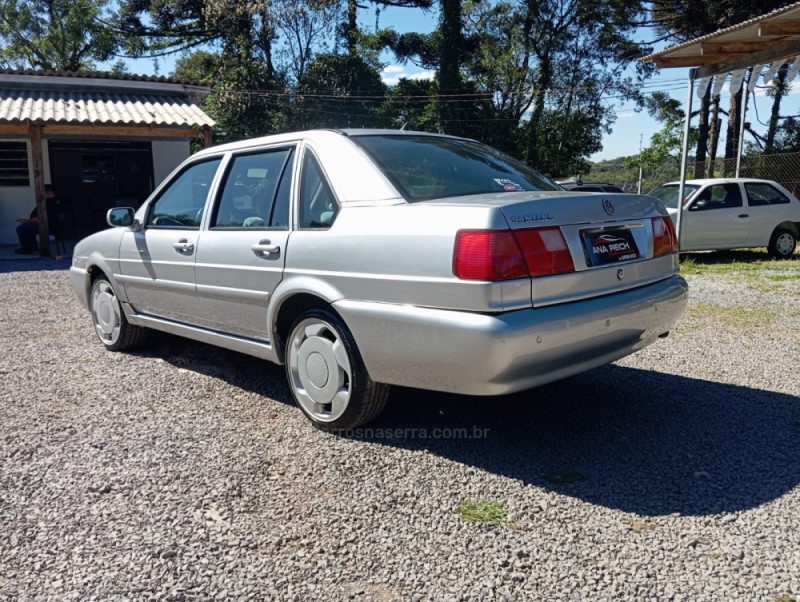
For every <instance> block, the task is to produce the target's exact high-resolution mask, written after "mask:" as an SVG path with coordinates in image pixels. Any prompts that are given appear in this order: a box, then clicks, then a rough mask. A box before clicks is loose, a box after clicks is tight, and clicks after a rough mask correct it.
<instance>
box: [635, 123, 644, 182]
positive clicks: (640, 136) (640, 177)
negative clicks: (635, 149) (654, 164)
mask: <svg viewBox="0 0 800 602" xmlns="http://www.w3.org/2000/svg"><path fill="white" fill-rule="evenodd" d="M642 136H643V134H639V186H638V187H637V189H636V194H642Z"/></svg>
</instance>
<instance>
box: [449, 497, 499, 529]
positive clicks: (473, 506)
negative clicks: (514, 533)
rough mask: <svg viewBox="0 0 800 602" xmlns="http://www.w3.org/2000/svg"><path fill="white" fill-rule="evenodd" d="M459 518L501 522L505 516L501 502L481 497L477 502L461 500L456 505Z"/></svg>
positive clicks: (471, 520) (480, 521)
mask: <svg viewBox="0 0 800 602" xmlns="http://www.w3.org/2000/svg"><path fill="white" fill-rule="evenodd" d="M458 515H459V516H460V517H461V520H464V521H466V522H468V523H493V524H498V523H502V522H503V521H504V520H505V519H506V516H507V513H506V509H505V506H504V505H503V502H498V501H495V500H487V499H481V500H478V501H477V502H471V501H470V500H462V501H461V505H459V507H458Z"/></svg>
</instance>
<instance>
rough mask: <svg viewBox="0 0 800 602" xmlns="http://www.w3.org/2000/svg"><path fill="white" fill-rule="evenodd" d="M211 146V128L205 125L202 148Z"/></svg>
mask: <svg viewBox="0 0 800 602" xmlns="http://www.w3.org/2000/svg"><path fill="white" fill-rule="evenodd" d="M212 144H213V141H212V140H211V128H210V127H208V126H207V125H204V126H203V148H208V147H209V146H211V145H212Z"/></svg>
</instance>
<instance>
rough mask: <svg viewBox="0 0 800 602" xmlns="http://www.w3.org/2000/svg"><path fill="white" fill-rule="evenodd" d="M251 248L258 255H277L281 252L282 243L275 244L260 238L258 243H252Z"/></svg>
mask: <svg viewBox="0 0 800 602" xmlns="http://www.w3.org/2000/svg"><path fill="white" fill-rule="evenodd" d="M250 248H251V249H252V250H253V253H255V254H256V255H258V256H264V255H275V254H276V253H280V252H281V246H280V245H273V244H272V243H270V241H268V240H259V241H258V243H256V244H254V245H251V246H250Z"/></svg>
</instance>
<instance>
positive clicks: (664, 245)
mask: <svg viewBox="0 0 800 602" xmlns="http://www.w3.org/2000/svg"><path fill="white" fill-rule="evenodd" d="M108 221H109V224H110V225H111V226H113V227H112V228H111V229H109V230H105V231H103V232H99V233H97V234H94V235H92V236H89V237H88V238H86V239H84V240H82V241H81V242H80V243H79V244H78V245H77V247H76V248H75V252H74V257H73V265H72V268H71V277H72V282H73V284H74V287H75V291H76V292H77V294H78V297H79V298H80V300H81V302H82V303H83V304H84V305H85V306H86V307H87V308H88V309H89V310H90V311H91V315H92V320H93V324H94V328H95V331H96V333H97V336H98V337H99V339H100V341H101V342H102V343H103V345H105V347H106V348H107V349H109V350H113V351H117V350H124V349H129V348H131V347H133V346H135V345H138V344H140V343H141V342H142V340H143V338H144V336H145V334H146V332H147V331H148V329H156V330H162V331H166V332H170V333H174V334H178V335H182V336H185V337H189V338H191V339H195V340H198V341H204V342H206V343H211V344H214V345H219V346H221V347H225V348H228V349H233V350H236V351H239V352H242V353H247V354H250V355H254V356H257V357H260V358H263V359H266V360H269V361H271V362H276V363H279V364H285V366H286V375H287V379H288V382H289V387H290V389H291V391H292V393H293V395H294V398H295V399H296V401H297V403H298V405H299V407H300V408H301V410H302V411H303V412H304V413H305V414H306V415H307V416H308V418H309V419H310V420H311V421H312V422H313V423H314V424H315V425H316V426H318V427H320V428H323V429H327V430H342V429H350V428H354V427H356V426H359V425H362V424H365V423H366V422H369V421H370V420H372V419H374V418H375V417H376V416H377V415H378V414H379V413H380V411H381V410H382V409H383V407H384V405H385V404H386V401H387V397H388V392H389V387H390V385H402V386H409V387H418V388H426V389H432V390H438V391H451V392H456V393H464V394H470V395H497V394H502V393H509V392H513V391H519V390H522V389H527V388H530V387H535V386H537V385H541V384H543V383H548V382H551V381H554V380H557V379H561V378H565V377H568V376H571V375H574V374H577V373H579V372H582V371H584V370H588V369H590V368H594V367H597V366H601V365H603V364H606V363H609V362H612V361H614V360H616V359H619V358H621V357H624V356H626V355H628V354H630V353H633V352H634V351H637V350H639V349H642V348H643V347H645V346H647V345H649V344H650V343H653V342H654V341H655V340H657V338H658V337H661V336H665V335H666V334H667V333H668V331H669V330H670V329H671V328H672V327H673V325H674V324H675V322H676V320H677V319H678V318H679V316H680V315H681V313H682V312H683V310H684V308H685V306H686V298H687V286H686V282H685V281H684V280H683V279H682V278H681V277H680V276H679V275H678V255H677V253H676V240H675V232H674V230H673V226H672V222H671V220H670V219H669V216H668V214H667V211H666V210H665V208H664V206H663V205H662V204H661V202H660V201H658V200H657V199H654V198H652V197H647V196H638V195H632V194H617V195H613V194H604V193H601V194H597V193H585V192H569V191H564V190H563V189H561V188H560V187H559V186H558V185H556V184H555V183H553V182H552V181H550V180H548V179H547V178H545V177H543V176H541V175H540V174H538V173H537V172H535V171H533V170H532V169H530V168H529V167H527V166H525V165H523V164H521V163H519V162H517V161H516V160H514V159H512V158H510V157H508V156H506V155H504V154H502V153H500V152H499V151H496V150H494V149H492V148H490V147H487V146H485V145H483V144H480V143H477V142H474V141H471V140H465V139H461V138H453V137H448V136H440V135H431V134H422V133H415V132H398V131H370V130H358V131H311V132H299V133H294V134H282V135H277V136H269V137H266V138H259V139H255V140H248V141H244V142H238V143H234V144H227V145H223V146H219V147H214V148H210V149H207V150H204V151H202V152H199V153H197V154H195V155H194V156H192V157H191V158H190V159H188V160H187V161H186V162H185V163H184V164H183V165H181V166H180V167H179V168H178V169H177V170H176V171H175V172H174V173H173V174H172V175H170V176H169V177H168V178H167V179H166V180H165V181H164V182H163V183H162V184H161V185H160V186H159V187H158V189H157V190H156V191H155V192H154V193H153V194H152V196H151V197H150V198H149V199H148V200H147V201H146V202H145V203H144V204H143V205H142V206H141V207H139V208H138V210H134V209H132V208H118V209H112V210H111V211H110V212H109V215H108Z"/></svg>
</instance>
